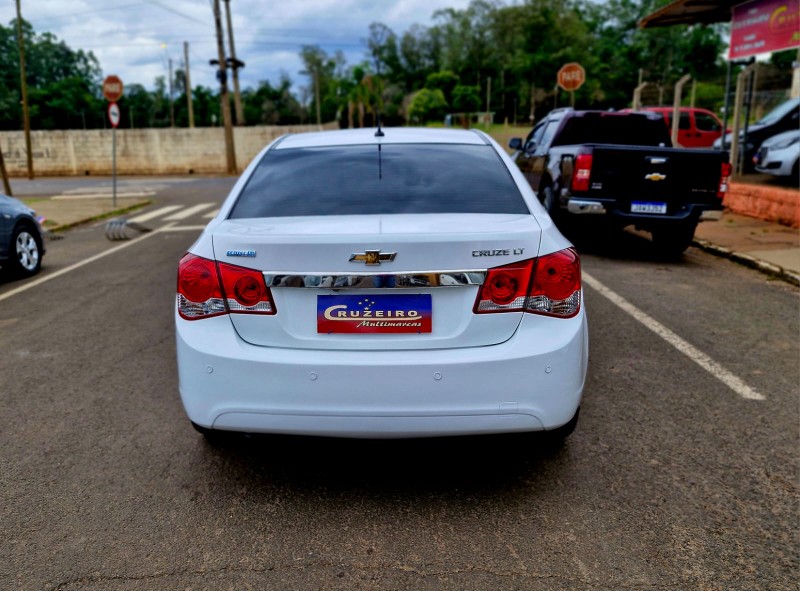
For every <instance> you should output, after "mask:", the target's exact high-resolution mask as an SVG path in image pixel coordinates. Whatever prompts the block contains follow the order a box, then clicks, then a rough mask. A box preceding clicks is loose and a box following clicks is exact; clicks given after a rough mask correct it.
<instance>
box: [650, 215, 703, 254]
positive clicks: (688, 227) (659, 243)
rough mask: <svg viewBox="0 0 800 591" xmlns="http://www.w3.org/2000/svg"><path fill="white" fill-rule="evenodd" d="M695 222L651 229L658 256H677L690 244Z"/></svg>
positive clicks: (695, 225)
mask: <svg viewBox="0 0 800 591" xmlns="http://www.w3.org/2000/svg"><path fill="white" fill-rule="evenodd" d="M696 229H697V222H694V223H689V224H675V225H670V226H664V227H663V228H659V229H657V230H653V231H652V232H651V234H652V235H653V245H654V246H655V249H656V253H657V254H658V255H659V256H662V257H664V258H669V259H676V258H679V257H680V256H681V255H682V254H683V253H684V251H685V250H686V249H687V248H689V247H690V246H691V245H692V239H694V231H695V230H696Z"/></svg>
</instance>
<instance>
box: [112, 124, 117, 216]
mask: <svg viewBox="0 0 800 591" xmlns="http://www.w3.org/2000/svg"><path fill="white" fill-rule="evenodd" d="M111 185H112V187H113V188H112V192H111V195H112V200H111V203H112V205H113V206H114V209H117V126H116V125H115V126H114V127H112V128H111Z"/></svg>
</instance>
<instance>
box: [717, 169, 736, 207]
mask: <svg viewBox="0 0 800 591" xmlns="http://www.w3.org/2000/svg"><path fill="white" fill-rule="evenodd" d="M731 172H733V167H732V166H731V163H730V162H723V163H722V167H721V170H720V174H719V188H718V189H717V197H719V198H720V199H722V198H724V197H725V193H727V192H728V182H729V181H730V178H731Z"/></svg>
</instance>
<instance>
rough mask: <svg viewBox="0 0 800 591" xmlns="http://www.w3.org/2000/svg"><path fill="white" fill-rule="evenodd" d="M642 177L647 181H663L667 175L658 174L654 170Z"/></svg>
mask: <svg viewBox="0 0 800 591" xmlns="http://www.w3.org/2000/svg"><path fill="white" fill-rule="evenodd" d="M644 178H645V180H648V181H663V180H664V179H665V178H667V175H665V174H660V173H658V172H654V173H651V174H647V175H645V177H644Z"/></svg>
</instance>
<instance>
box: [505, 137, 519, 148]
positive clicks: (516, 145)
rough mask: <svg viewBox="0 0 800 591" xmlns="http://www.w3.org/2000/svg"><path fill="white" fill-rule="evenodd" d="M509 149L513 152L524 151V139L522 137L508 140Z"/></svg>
mask: <svg viewBox="0 0 800 591" xmlns="http://www.w3.org/2000/svg"><path fill="white" fill-rule="evenodd" d="M508 147H509V148H511V149H512V150H521V149H522V138H521V137H512V138H511V139H510V140H508Z"/></svg>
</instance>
